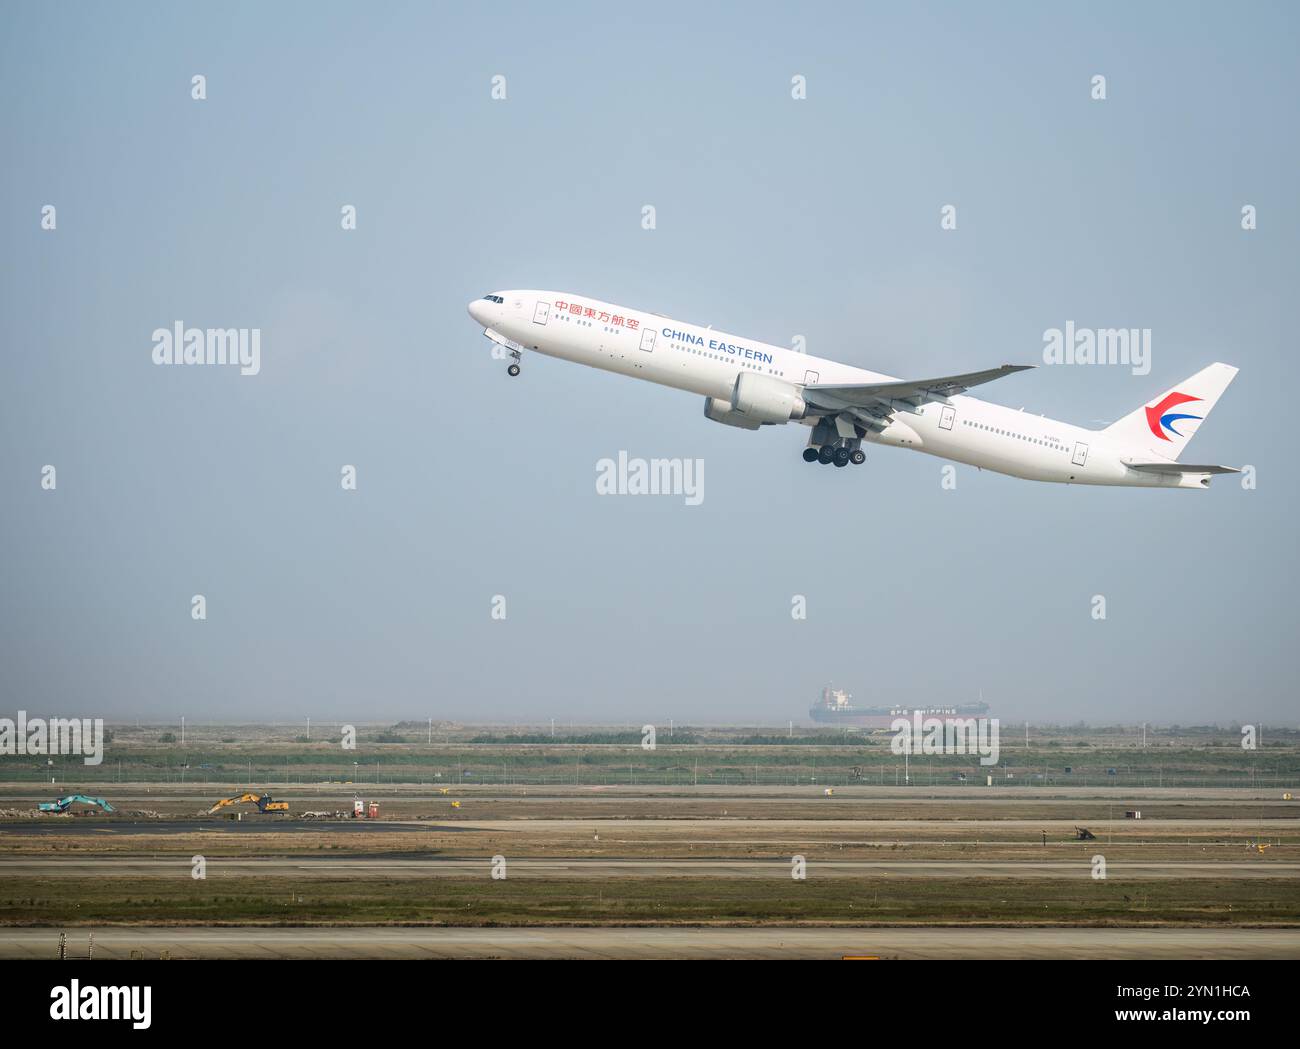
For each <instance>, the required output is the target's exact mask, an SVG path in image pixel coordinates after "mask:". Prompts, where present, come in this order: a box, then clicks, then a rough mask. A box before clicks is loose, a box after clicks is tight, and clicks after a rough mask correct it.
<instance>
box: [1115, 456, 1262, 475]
mask: <svg viewBox="0 0 1300 1049" xmlns="http://www.w3.org/2000/svg"><path fill="white" fill-rule="evenodd" d="M1121 461H1122V462H1123V463H1124V465H1125V466H1127V467H1128V468H1129V469H1130V470H1141V471H1142V472H1143V473H1150V474H1239V473H1241V470H1240V469H1238V468H1237V467H1235V466H1189V465H1188V464H1187V463H1171V462H1157V463H1135V462H1130V461H1129V460H1127V459H1123V460H1121Z"/></svg>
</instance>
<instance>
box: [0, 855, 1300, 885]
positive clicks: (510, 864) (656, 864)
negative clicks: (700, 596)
mask: <svg viewBox="0 0 1300 1049" xmlns="http://www.w3.org/2000/svg"><path fill="white" fill-rule="evenodd" d="M190 866H191V858H190V857H189V856H184V857H179V856H178V857H176V858H175V859H158V858H149V859H144V858H135V857H112V856H103V857H76V856H58V857H31V858H20V859H0V878H5V877H10V878H14V877H41V878H58V877H64V878H85V877H115V878H131V877H137V878H138V877H165V876H169V875H174V874H176V873H177V872H178V871H182V872H188V870H189V869H190ZM491 866H492V861H491V860H490V859H489V858H487V857H439V858H437V859H391V858H388V859H364V858H361V857H357V858H353V859H344V858H330V859H315V858H304V857H287V858H286V857H258V858H252V859H244V858H239V857H226V856H211V857H209V858H208V861H207V876H208V877H209V878H217V877H239V878H264V877H299V878H307V877H310V878H357V877H366V876H382V877H388V878H440V877H442V878H456V877H460V878H464V877H477V876H483V877H486V876H487V875H488V874H489V872H490V870H491ZM507 869H508V872H509V875H510V877H519V876H522V877H534V878H536V877H540V878H672V877H677V878H690V877H708V878H789V877H790V861H789V860H788V859H772V860H739V859H735V860H733V859H677V860H670V859H631V858H604V857H601V858H556V859H540V858H537V857H526V856H521V857H518V858H513V857H507ZM807 869H808V876H809V877H829V878H871V877H890V878H1081V879H1091V878H1092V877H1093V869H1092V864H1091V862H1090V858H1089V857H1081V858H1080V859H1078V860H1074V861H1069V860H1059V861H1051V862H1040V861H1029V862H1022V861H1004V862H989V861H981V860H917V861H898V860H886V861H876V860H809V861H808V865H807ZM1107 874H1108V877H1109V878H1111V879H1112V880H1114V879H1121V878H1122V879H1148V880H1149V879H1184V878H1218V879H1222V880H1228V879H1242V878H1297V877H1300V863H1289V862H1281V861H1276V860H1273V861H1270V860H1268V859H1264V858H1260V859H1257V860H1241V861H1220V862H1196V861H1193V862H1183V861H1176V860H1175V861H1167V862H1162V861H1143V862H1124V861H1118V860H1116V861H1112V862H1110V863H1108V864H1107Z"/></svg>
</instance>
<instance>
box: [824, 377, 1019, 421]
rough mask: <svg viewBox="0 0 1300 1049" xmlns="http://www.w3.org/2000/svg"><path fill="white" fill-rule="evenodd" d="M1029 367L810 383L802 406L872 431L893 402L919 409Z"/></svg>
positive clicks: (890, 412) (886, 416)
mask: <svg viewBox="0 0 1300 1049" xmlns="http://www.w3.org/2000/svg"><path fill="white" fill-rule="evenodd" d="M1032 367H1034V365H1032V364H1004V365H1002V366H1001V367H999V368H989V369H987V370H985V371H981V372H967V373H966V374H964V375H943V376H940V377H939V378H937V379H902V380H895V381H892V382H878V383H868V384H865V385H854V384H849V385H838V384H833V383H826V384H822V383H813V384H811V385H808V386H805V387H804V390H803V399H804V402H805V403H806V404H807V405H808V406H809V407H810V408H811V409H812V410H813V411H814V412H815V413H816V414H819V415H838V414H840V413H845V414H848V415H851V416H852V417H853V418H854V421H855V422H857V423H859V424H861V425H865V426H870V427H872V428H876V427H880V426H883V425H885V424H886V423H887V422H888V420H889V418H890V417H891V416H892V415H893V414H894V406H895V404H896V403H897V402H900V401H901V402H904V403H906V404H910V405H912V406H913V407H919V406H920V405H922V404H924V403H925V402H926V401H934V400H942V399H944V398H945V397H951V396H952V395H953V394H957V393H964V392H965V391H966V390H969V389H970V388H971V387H972V386H979V385H980V384H981V383H986V382H992V381H993V380H994V379H1000V378H1002V376H1004V375H1010V374H1011V373H1012V372H1021V371H1025V370H1026V369H1029V368H1032Z"/></svg>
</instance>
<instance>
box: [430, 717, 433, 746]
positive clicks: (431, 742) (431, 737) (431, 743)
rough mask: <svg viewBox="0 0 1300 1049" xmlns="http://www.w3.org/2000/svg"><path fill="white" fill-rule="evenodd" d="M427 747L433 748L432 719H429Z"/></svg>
mask: <svg viewBox="0 0 1300 1049" xmlns="http://www.w3.org/2000/svg"><path fill="white" fill-rule="evenodd" d="M429 746H433V718H430V719H429Z"/></svg>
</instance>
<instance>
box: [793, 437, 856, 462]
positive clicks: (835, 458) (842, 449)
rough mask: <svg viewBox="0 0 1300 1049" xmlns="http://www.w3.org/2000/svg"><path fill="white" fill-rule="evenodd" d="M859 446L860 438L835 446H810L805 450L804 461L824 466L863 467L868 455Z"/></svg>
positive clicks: (842, 441) (844, 441)
mask: <svg viewBox="0 0 1300 1049" xmlns="http://www.w3.org/2000/svg"><path fill="white" fill-rule="evenodd" d="M859 444H861V439H860V438H849V439H848V440H841V441H836V442H835V443H834V444H823V445H822V446H821V447H815V446H813V445H809V446H808V447H807V448H805V449H804V450H803V461H804V462H806V463H821V464H822V465H823V466H829V465H831V463H834V464H835V465H836V466H838V467H845V466H848V465H849V463H852V464H853V465H854V466H861V465H862V464H863V463H865V462H866V461H867V453H866V452H864V451H863V450H862V449H861V448H860V447H858V446H859Z"/></svg>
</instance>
